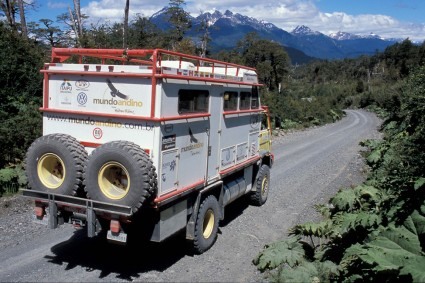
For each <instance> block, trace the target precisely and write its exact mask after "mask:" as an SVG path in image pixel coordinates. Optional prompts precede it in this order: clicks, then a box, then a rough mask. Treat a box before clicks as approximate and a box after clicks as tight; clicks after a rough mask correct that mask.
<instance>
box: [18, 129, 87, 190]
mask: <svg viewBox="0 0 425 283" xmlns="http://www.w3.org/2000/svg"><path fill="white" fill-rule="evenodd" d="M87 157H88V154H87V152H86V150H85V149H84V146H82V145H81V144H80V143H79V142H78V141H77V140H76V139H75V138H74V137H72V136H70V135H65V134H50V135H45V136H42V137H39V138H38V139H36V140H35V141H34V142H33V143H32V144H31V146H30V147H29V149H28V151H27V155H26V160H25V164H26V168H25V169H26V175H27V178H28V186H29V188H30V189H33V190H40V191H44V192H50V193H55V194H62V195H74V196H75V195H80V194H81V193H83V192H84V190H83V189H82V178H83V170H84V164H85V162H86V160H87Z"/></svg>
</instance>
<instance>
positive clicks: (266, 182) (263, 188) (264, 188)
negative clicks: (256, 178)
mask: <svg viewBox="0 0 425 283" xmlns="http://www.w3.org/2000/svg"><path fill="white" fill-rule="evenodd" d="M268 189H269V180H268V178H267V176H264V179H263V182H261V195H263V196H264V195H265V194H267V190H268Z"/></svg>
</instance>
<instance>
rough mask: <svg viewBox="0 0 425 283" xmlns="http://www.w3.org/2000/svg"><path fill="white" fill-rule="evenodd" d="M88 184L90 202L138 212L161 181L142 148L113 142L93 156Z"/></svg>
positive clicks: (88, 171) (86, 179) (86, 180)
mask: <svg viewBox="0 0 425 283" xmlns="http://www.w3.org/2000/svg"><path fill="white" fill-rule="evenodd" d="M84 184H85V186H86V191H87V196H88V197H89V198H91V199H93V200H98V201H103V202H108V203H114V204H119V205H126V206H130V207H131V208H132V209H133V212H136V211H137V210H138V209H139V208H140V207H141V206H142V205H143V204H144V202H145V201H146V200H147V199H148V198H150V197H151V196H152V195H153V194H154V192H155V190H156V188H157V178H156V173H155V167H154V166H153V164H152V161H151V160H150V158H149V156H148V155H147V153H145V152H144V151H143V149H142V148H140V147H139V146H138V145H136V144H135V143H132V142H128V141H113V142H109V143H105V144H103V145H102V146H100V147H98V148H97V149H95V150H94V151H93V153H92V154H91V155H90V157H89V159H88V162H87V164H86V168H85V175H84Z"/></svg>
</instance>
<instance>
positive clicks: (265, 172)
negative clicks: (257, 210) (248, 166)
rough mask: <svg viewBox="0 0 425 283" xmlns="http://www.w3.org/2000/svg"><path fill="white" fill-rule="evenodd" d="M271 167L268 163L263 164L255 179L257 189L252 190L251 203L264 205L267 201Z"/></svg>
mask: <svg viewBox="0 0 425 283" xmlns="http://www.w3.org/2000/svg"><path fill="white" fill-rule="evenodd" d="M269 184H270V167H269V166H268V165H266V164H263V165H261V167H260V169H259V170H258V173H257V177H256V178H255V181H254V186H255V191H253V192H251V203H252V204H253V205H256V206H262V205H263V204H265V203H266V201H267V197H268V195H269Z"/></svg>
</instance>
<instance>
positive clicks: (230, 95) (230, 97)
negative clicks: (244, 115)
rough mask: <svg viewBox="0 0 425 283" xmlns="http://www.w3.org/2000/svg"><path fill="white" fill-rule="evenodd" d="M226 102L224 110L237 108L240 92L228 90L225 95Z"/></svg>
mask: <svg viewBox="0 0 425 283" xmlns="http://www.w3.org/2000/svg"><path fill="white" fill-rule="evenodd" d="M223 99H224V104H223V110H224V111H230V110H237V108H238V93H237V92H236V91H226V92H225V93H224V95H223Z"/></svg>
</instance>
